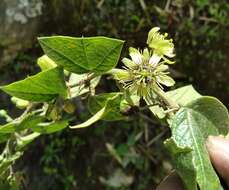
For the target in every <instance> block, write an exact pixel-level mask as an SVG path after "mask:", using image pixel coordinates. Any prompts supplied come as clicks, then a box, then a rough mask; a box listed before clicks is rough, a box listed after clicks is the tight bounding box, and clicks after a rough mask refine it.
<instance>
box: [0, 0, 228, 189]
mask: <svg viewBox="0 0 229 190" xmlns="http://www.w3.org/2000/svg"><path fill="white" fill-rule="evenodd" d="M154 26H159V27H160V28H161V30H162V31H163V32H168V33H169V35H170V37H172V38H173V39H174V43H175V49H176V64H175V65H173V66H172V69H171V74H172V76H173V77H174V78H175V79H176V81H177V84H176V86H175V88H177V87H180V86H183V85H186V84H190V83H192V84H193V85H194V87H195V88H196V89H197V90H198V91H199V92H200V93H202V94H204V95H212V96H216V97H217V98H219V99H220V100H221V101H222V102H223V103H224V104H225V105H226V106H227V107H228V103H229V85H228V84H229V82H228V81H229V56H228V55H229V35H228V31H229V3H228V2H227V0H220V1H217V0H1V1H0V73H1V74H0V85H2V84H7V83H10V82H13V81H15V80H19V79H23V78H24V77H26V76H27V75H32V74H34V73H36V72H38V71H39V68H38V66H37V65H36V59H37V58H38V57H39V56H41V55H42V54H43V53H42V50H41V48H40V47H39V44H38V42H37V37H38V36H50V35H69V36H77V37H81V36H96V35H102V36H108V37H114V38H119V39H123V40H126V44H125V47H124V49H123V52H122V57H123V56H126V55H127V54H128V51H127V50H128V47H129V46H134V47H140V48H143V47H145V46H146V38H147V33H148V31H149V30H150V29H151V28H152V27H154ZM99 89H100V91H103V92H110V91H115V90H117V89H116V87H115V84H114V83H113V82H112V81H111V80H106V78H104V79H103V80H102V83H101V84H100V86H99ZM0 100H1V105H0V109H8V110H9V112H10V113H11V115H13V116H15V117H16V116H18V115H20V113H21V110H18V109H16V108H15V107H14V106H13V104H11V103H10V97H9V96H8V95H6V94H4V93H0ZM77 107H79V108H80V110H81V111H80V112H79V115H77V116H76V119H77V120H82V121H83V120H84V119H85V118H88V114H87V111H84V110H86V108H85V106H84V104H83V103H82V102H80V101H79V103H78V105H77ZM130 118H131V119H130V121H128V122H127V121H122V122H103V121H100V122H98V123H97V124H96V125H94V126H93V127H90V128H87V129H82V130H70V129H67V130H65V131H63V132H59V133H56V134H54V135H49V136H42V137H41V138H39V139H38V140H36V141H35V142H34V143H33V144H32V145H31V146H30V147H29V149H28V150H27V151H26V152H25V154H24V156H23V157H22V158H21V159H20V160H19V162H18V163H17V164H16V166H15V170H17V171H20V173H19V176H20V177H21V178H22V180H23V181H24V182H23V183H24V186H25V189H28V190H41V189H44V190H78V189H79V190H103V189H104V190H113V189H115V190H116V189H118V190H130V189H131V190H135V189H136V190H148V189H149V190H150V189H155V188H156V185H157V184H158V183H159V182H160V180H161V179H162V178H163V176H165V175H166V174H168V172H169V171H170V170H171V169H172V167H171V163H170V158H169V155H167V151H166V150H165V149H164V147H163V140H164V139H166V137H168V136H169V130H168V129H167V127H166V126H165V125H164V124H163V123H158V121H157V120H156V119H155V118H154V117H153V116H152V115H151V114H150V113H148V112H147V111H144V112H139V110H133V111H132V112H131V113H130Z"/></svg>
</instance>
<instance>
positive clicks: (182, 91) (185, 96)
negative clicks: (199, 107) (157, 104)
mask: <svg viewBox="0 0 229 190" xmlns="http://www.w3.org/2000/svg"><path fill="white" fill-rule="evenodd" d="M166 95H167V96H168V97H169V98H171V99H172V100H173V101H174V102H176V103H177V104H178V105H180V106H185V105H187V104H188V103H190V102H192V101H193V100H196V99H197V98H200V97H201V95H200V94H199V93H198V92H197V91H196V90H195V89H194V88H193V86H192V85H187V86H184V87H181V88H178V89H176V90H171V91H168V92H166Z"/></svg>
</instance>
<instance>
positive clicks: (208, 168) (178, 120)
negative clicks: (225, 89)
mask: <svg viewBox="0 0 229 190" xmlns="http://www.w3.org/2000/svg"><path fill="white" fill-rule="evenodd" d="M220 120H221V121H220ZM221 125H223V126H227V129H226V128H225V127H222V126H221ZM228 127H229V115H228V111H227V109H226V108H225V106H224V105H223V104H222V103H221V102H220V101H218V100H217V99H216V98H213V97H201V98H198V99H196V100H194V101H193V102H191V103H189V104H188V105H187V106H185V107H183V108H181V109H180V110H179V111H178V112H177V113H176V115H175V117H174V118H173V121H172V123H171V130H172V137H171V139H169V140H167V141H166V142H165V144H166V146H167V147H168V148H169V150H170V152H171V153H172V155H173V158H174V162H175V167H176V169H177V170H178V173H179V174H180V176H181V177H182V179H183V180H184V183H185V185H186V189H188V190H193V189H197V187H196V184H197V183H198V185H199V187H200V190H206V189H207V190H219V189H220V188H221V186H220V182H219V179H218V177H217V175H216V173H215V171H214V169H213V167H212V165H211V162H210V159H209V156H208V152H207V150H206V147H205V140H206V138H207V137H208V136H209V135H219V134H220V133H221V132H223V134H226V133H227V132H228ZM222 129H223V130H222ZM187 150H188V151H187ZM189 151H190V152H189ZM188 160H189V161H188ZM195 176H196V177H195ZM209 181H210V182H211V183H209Z"/></svg>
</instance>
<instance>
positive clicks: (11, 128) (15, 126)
mask: <svg viewBox="0 0 229 190" xmlns="http://www.w3.org/2000/svg"><path fill="white" fill-rule="evenodd" d="M43 120H44V117H42V116H37V115H33V114H29V115H27V116H26V117H24V118H22V120H21V119H19V120H18V119H16V120H13V121H12V122H10V123H7V124H5V125H2V126H0V134H1V133H4V134H7V133H13V132H15V131H17V132H18V131H21V130H23V129H29V128H32V127H33V126H36V125H37V124H38V123H41V122H42V121H43Z"/></svg>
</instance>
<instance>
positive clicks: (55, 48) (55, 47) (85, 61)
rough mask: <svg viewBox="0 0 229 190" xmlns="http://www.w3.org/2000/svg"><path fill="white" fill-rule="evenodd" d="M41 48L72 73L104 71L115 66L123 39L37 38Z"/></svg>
mask: <svg viewBox="0 0 229 190" xmlns="http://www.w3.org/2000/svg"><path fill="white" fill-rule="evenodd" d="M38 40H39V43H40V44H41V47H42V49H43V50H44V52H45V53H46V55H48V56H49V57H50V58H51V59H52V60H53V61H54V62H55V63H56V64H57V65H60V66H63V67H64V68H65V69H66V70H68V71H70V72H73V73H78V74H82V73H89V72H93V73H100V74H101V73H105V72H106V71H109V70H110V69H112V68H113V67H115V66H116V64H117V63H118V60H119V56H120V53H121V50H122V46H123V43H124V41H122V40H117V39H112V38H106V37H88V38H84V37H82V38H75V37H67V36H53V37H42V38H39V39H38Z"/></svg>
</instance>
